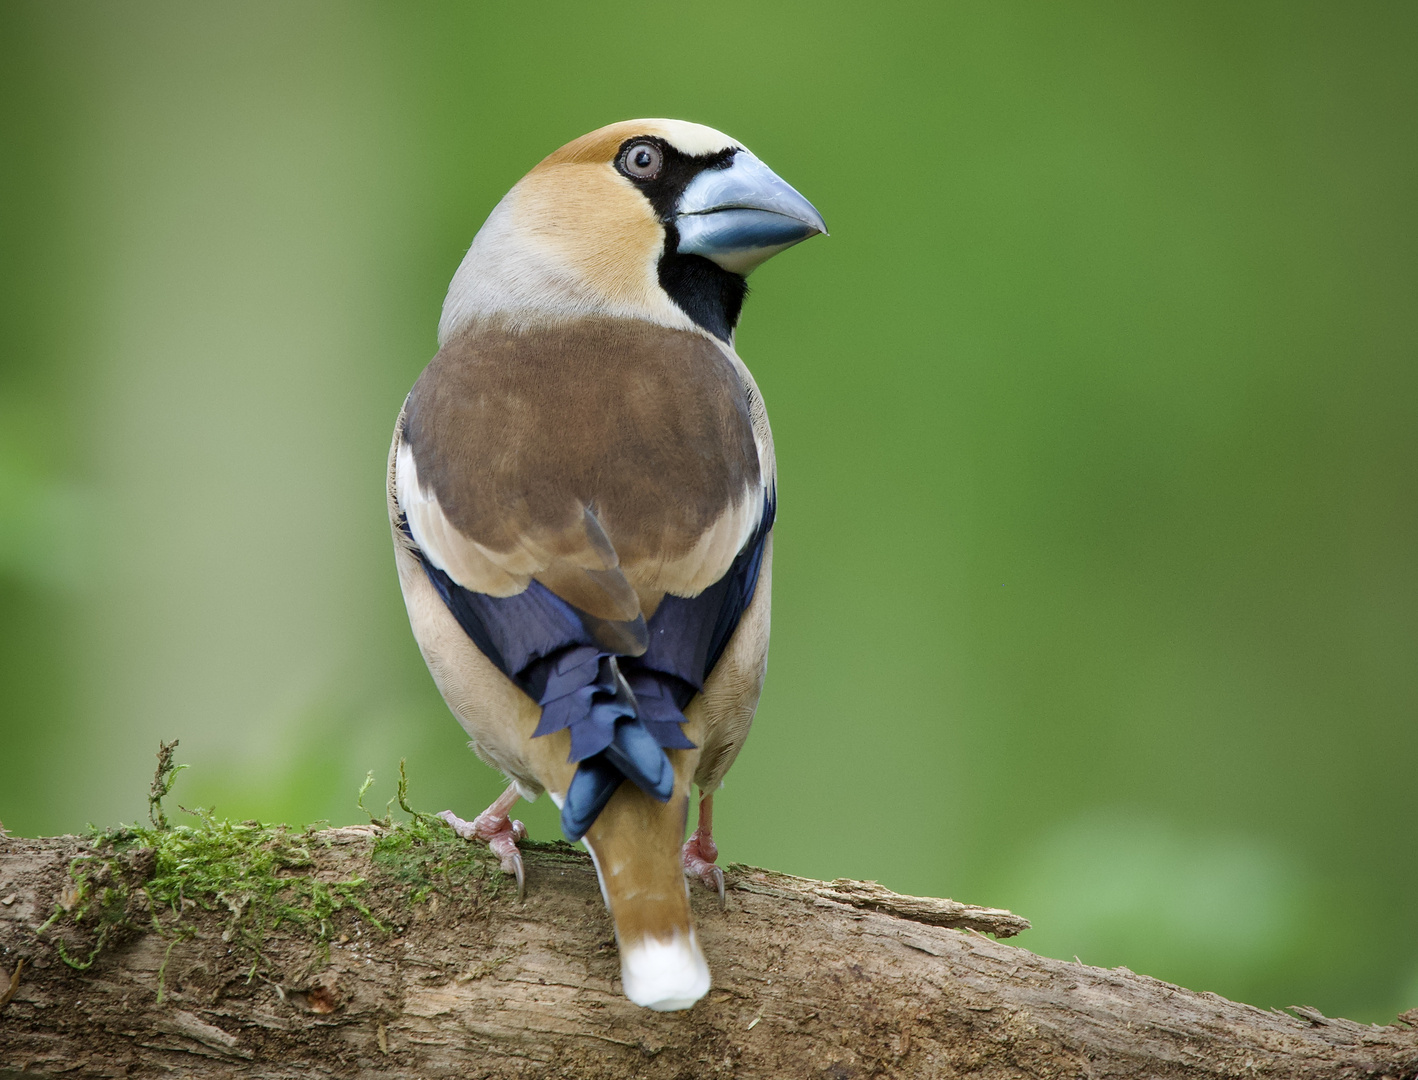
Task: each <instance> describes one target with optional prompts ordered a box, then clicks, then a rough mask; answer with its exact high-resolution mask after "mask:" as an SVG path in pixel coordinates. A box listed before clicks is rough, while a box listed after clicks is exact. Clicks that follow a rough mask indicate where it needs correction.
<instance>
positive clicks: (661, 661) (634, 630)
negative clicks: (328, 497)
mask: <svg viewBox="0 0 1418 1080" xmlns="http://www.w3.org/2000/svg"><path fill="white" fill-rule="evenodd" d="M775 512H776V499H775V497H774V495H773V493H772V492H770V493H769V495H768V498H767V499H766V501H765V503H764V508H763V517H762V518H761V519H760V521H759V524H758V528H757V529H755V530H754V533H753V535H752V536H751V537H749V540H748V542H747V543H746V544H745V545H744V547H743V549H742V550H741V551H740V552H739V553H738V555H737V556H736V557H735V559H734V561H733V563H732V565H731V566H730V567H729V570H728V573H726V574H725V575H724V576H723V577H722V578H720V579H719V580H718V581H716V582H715V583H714V584H712V585H710V586H709V587H708V588H707V589H705V590H704V591H703V592H701V593H700V594H699V595H698V596H693V597H684V596H669V595H667V596H665V598H664V599H663V600H661V601H660V606H659V607H658V608H657V609H656V611H655V614H654V616H653V617H651V619H650V620H649V622H648V623H646V622H644V621H643V620H642V619H637V620H636V622H635V624H626V623H606V622H604V621H602V620H599V619H595V618H593V617H592V616H590V615H587V614H586V613H585V612H582V611H580V610H579V609H577V608H575V607H573V606H571V605H570V604H568V603H567V602H566V601H565V600H562V599H561V598H560V597H559V596H557V595H556V594H555V593H553V592H552V591H551V590H550V589H548V588H546V586H544V585H542V584H541V583H540V582H538V581H532V582H531V583H530V584H529V585H528V586H527V588H526V589H524V590H523V591H522V592H520V593H518V594H517V595H515V596H488V595H486V594H484V593H478V592H473V591H471V590H469V589H465V588H463V587H462V586H461V585H459V584H458V583H457V582H455V581H454V580H453V579H452V578H451V577H449V576H448V574H447V573H445V572H444V571H442V570H439V569H438V568H437V567H435V566H434V565H433V564H432V563H431V562H429V560H428V558H427V556H425V555H424V554H423V552H422V551H418V555H419V559H420V561H421V562H422V563H423V568H424V571H425V572H426V573H427V574H428V579H429V581H430V582H432V583H433V587H434V588H435V589H436V590H438V595H439V596H440V597H442V598H443V602H444V604H446V605H447V606H448V610H449V611H450V612H452V614H453V617H454V618H455V619H457V620H458V625H459V626H461V627H462V628H463V630H464V631H465V632H466V633H467V635H468V636H469V637H470V638H472V639H473V643H474V644H475V645H477V647H478V648H479V649H480V650H482V652H483V654H484V655H485V656H486V657H487V658H488V659H489V660H491V661H492V662H493V663H494V664H495V665H497V668H498V670H500V671H501V672H502V673H503V674H504V675H506V676H507V677H508V678H509V679H511V680H512V681H513V682H515V683H516V684H517V685H518V686H519V687H521V688H522V690H523V691H524V692H525V693H526V694H527V695H528V696H529V697H531V698H532V700H534V701H536V702H537V703H538V704H540V705H541V706H542V717H541V721H540V723H539V724H538V725H537V730H536V734H537V735H547V734H550V733H551V732H553V731H558V730H560V729H561V728H563V727H565V728H569V729H570V731H571V757H570V760H572V761H576V762H579V764H578V765H577V769H576V775H575V776H574V777H573V778H572V781H571V786H570V788H569V789H568V790H567V793H566V801H565V802H564V803H563V804H562V809H561V829H562V832H563V833H565V834H566V838H567V839H568V840H571V841H576V840H579V839H581V837H582V836H584V835H585V834H586V830H587V829H589V828H590V827H591V824H592V822H594V821H595V820H596V817H597V815H598V814H600V812H601V810H602V809H604V808H605V805H606V803H607V802H609V801H610V798H611V796H612V795H614V794H615V791H616V788H618V787H619V786H620V784H621V781H622V780H626V779H628V780H631V781H632V782H634V783H635V784H636V785H637V786H639V787H640V788H641V789H642V790H643V791H645V792H646V793H647V794H649V795H652V796H654V797H655V798H657V799H659V800H660V801H661V802H664V801H666V800H667V799H669V797H670V794H671V793H672V792H673V790H674V770H673V769H672V767H671V766H670V762H669V758H668V757H667V756H666V755H665V752H664V750H665V748H667V747H668V748H674V747H682V748H688V747H691V746H693V745H694V744H693V743H691V742H690V741H689V739H687V738H686V737H685V735H684V732H683V731H682V730H681V728H680V725H681V724H682V723H683V722H684V711H683V710H684V708H685V706H687V705H688V704H689V701H690V699H691V698H693V697H694V695H695V694H696V693H698V692H699V691H700V690H701V689H703V687H704V682H705V680H706V679H707V678H708V677H709V673H710V672H711V671H713V670H714V666H715V665H716V664H717V663H718V662H719V657H720V656H722V655H723V652H724V649H725V648H726V647H727V646H728V643H729V639H730V638H731V637H732V636H733V633H734V630H735V629H737V628H738V624H739V620H740V619H741V618H742V617H743V613H744V611H745V610H747V608H748V605H749V604H750V603H751V602H752V601H753V595H754V591H755V590H756V589H757V587H758V574H759V570H760V569H761V568H762V566H763V547H764V544H765V543H766V541H767V538H768V532H769V530H770V529H771V528H772V527H773V519H774V515H775ZM399 525H400V528H401V529H402V530H403V532H404V535H406V536H408V537H409V539H410V541H412V540H413V536H412V533H411V532H410V530H409V527H408V523H407V521H406V520H405V519H404V518H402V517H401V518H400V520H399ZM415 550H418V549H417V546H415ZM647 639H648V640H647ZM641 643H645V644H644V651H643V652H641V653H640V655H634V653H635V652H639V646H640V645H641Z"/></svg>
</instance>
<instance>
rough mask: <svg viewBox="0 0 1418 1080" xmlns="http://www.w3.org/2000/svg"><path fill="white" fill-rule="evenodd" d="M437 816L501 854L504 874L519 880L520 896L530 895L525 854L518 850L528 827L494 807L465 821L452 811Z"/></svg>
mask: <svg viewBox="0 0 1418 1080" xmlns="http://www.w3.org/2000/svg"><path fill="white" fill-rule="evenodd" d="M437 817H439V818H441V819H443V820H444V821H446V822H447V823H448V824H449V825H450V826H451V827H452V829H453V831H454V832H455V833H457V834H458V835H459V836H460V837H462V838H463V839H464V840H482V841H484V842H486V844H487V846H488V847H489V848H491V849H492V853H493V854H494V855H496V856H497V859H498V865H499V866H500V867H501V868H502V872H503V873H504V874H510V875H512V876H513V877H515V878H516V879H517V899H518V900H519V901H521V900H523V899H525V898H526V896H527V869H526V867H525V866H523V865H522V853H521V852H520V851H518V850H517V841H518V840H525V839H527V826H525V825H523V824H522V823H521V822H520V821H515V820H513V819H511V818H508V817H506V816H505V815H502V814H496V813H494V812H493V811H492V810H491V809H488V810H484V811H483V812H482V813H481V814H479V815H478V816H477V817H475V818H473V820H472V821H464V820H463V819H462V818H460V817H459V816H458V815H457V814H455V813H453V811H452V810H444V811H443V812H442V813H441V814H438V815H437Z"/></svg>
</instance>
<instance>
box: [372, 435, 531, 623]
mask: <svg viewBox="0 0 1418 1080" xmlns="http://www.w3.org/2000/svg"><path fill="white" fill-rule="evenodd" d="M394 492H395V496H396V497H397V498H398V500H399V509H400V510H402V511H403V512H404V517H405V519H406V520H407V521H408V523H409V532H410V533H412V534H413V537H414V543H415V544H417V545H418V546H419V550H421V551H422V552H423V553H424V555H425V556H426V557H427V559H428V561H429V562H431V563H433V565H434V566H436V567H437V568H438V569H440V570H442V571H443V572H444V573H446V574H447V575H448V576H449V577H451V578H452V579H453V580H454V581H456V582H457V583H458V584H459V585H461V586H463V588H465V589H472V590H473V591H474V592H480V593H487V594H488V595H489V596H515V595H516V594H517V593H519V592H521V591H522V590H523V589H525V588H526V587H527V583H528V582H529V581H531V579H532V575H533V574H534V573H536V572H537V570H539V569H540V568H541V567H539V566H538V565H537V559H536V558H535V557H534V556H533V555H532V554H531V553H530V552H527V551H525V550H520V549H518V550H514V551H510V552H505V553H504V552H494V551H492V550H491V549H489V548H486V547H484V546H483V545H482V544H479V543H478V542H477V541H476V540H473V539H470V538H469V537H467V536H464V535H463V534H462V533H461V532H459V531H458V529H457V528H455V527H454V525H453V523H452V522H451V521H449V520H448V517H447V515H445V514H444V513H443V508H442V507H441V506H439V505H438V499H437V497H436V496H435V495H434V494H433V492H432V491H425V490H423V488H422V487H421V486H420V485H419V476H418V466H417V465H415V464H414V451H413V448H412V447H411V446H409V444H408V443H406V442H405V441H404V440H403V439H400V440H399V449H398V452H397V454H396V456H395V459H394Z"/></svg>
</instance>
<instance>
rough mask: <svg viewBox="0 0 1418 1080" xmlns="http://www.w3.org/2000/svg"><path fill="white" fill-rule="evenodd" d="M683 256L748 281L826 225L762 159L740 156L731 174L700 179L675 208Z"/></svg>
mask: <svg viewBox="0 0 1418 1080" xmlns="http://www.w3.org/2000/svg"><path fill="white" fill-rule="evenodd" d="M676 209H677V213H676V215H675V227H676V228H677V229H678V230H679V248H678V251H679V253H680V254H681V255H702V256H704V258H706V259H711V260H712V261H714V262H716V263H718V264H719V265H720V266H722V267H723V268H724V269H725V270H729V271H732V272H733V273H735V274H742V275H744V276H745V277H746V276H748V274H749V272H750V271H752V270H753V269H754V268H755V267H757V266H758V265H759V264H760V263H762V262H764V261H766V260H767V259H769V258H771V257H772V256H774V255H776V254H778V252H780V251H782V250H784V249H785V248H790V247H792V246H793V245H794V244H798V243H801V242H802V241H804V240H806V239H807V238H808V237H809V236H816V235H817V234H818V233H823V234H825V233H826V232H827V223H826V222H824V221H823V220H822V215H821V214H819V213H818V212H817V210H816V209H815V208H814V207H813V205H812V203H810V202H808V201H807V200H806V199H804V198H803V197H802V196H801V195H799V194H798V193H797V192H796V191H794V190H793V189H792V188H791V187H789V186H788V184H786V183H785V182H784V181H783V180H781V179H780V178H779V177H778V174H777V173H775V172H774V171H773V170H772V169H770V168H769V167H768V166H767V165H765V164H763V162H761V161H759V160H758V158H756V157H754V156H753V155H752V154H750V153H749V152H748V151H747V150H738V151H736V152H735V153H734V156H733V158H732V159H731V161H730V164H729V166H728V167H727V168H724V169H706V170H705V171H704V172H702V173H700V174H699V175H698V176H696V177H695V178H694V179H693V180H692V181H690V184H689V186H688V187H687V188H685V189H684V194H683V195H681V196H680V199H679V205H678V207H677V208H676Z"/></svg>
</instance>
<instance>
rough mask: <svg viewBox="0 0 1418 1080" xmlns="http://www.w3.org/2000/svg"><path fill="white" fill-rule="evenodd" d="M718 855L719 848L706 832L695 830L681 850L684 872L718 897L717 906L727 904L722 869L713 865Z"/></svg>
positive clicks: (721, 907) (722, 906)
mask: <svg viewBox="0 0 1418 1080" xmlns="http://www.w3.org/2000/svg"><path fill="white" fill-rule="evenodd" d="M718 857H719V849H718V847H717V846H716V845H715V843H714V841H713V840H712V839H710V838H709V836H708V835H707V834H704V833H700V832H696V833H695V834H694V835H693V836H691V837H690V838H689V839H688V840H687V841H686V842H685V845H684V848H683V849H682V850H681V858H682V859H683V861H684V872H685V874H686V875H688V876H689V877H693V878H698V879H699V881H700V882H702V883H703V885H704V887H705V888H706V889H708V890H709V891H710V892H712V893H715V894H717V895H718V897H719V908H720V909H721V910H722V909H723V908H725V907H726V906H727V901H726V900H725V899H724V871H722V870H720V869H719V868H718V867H717V866H715V865H714V860H715V859H717V858H718Z"/></svg>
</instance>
